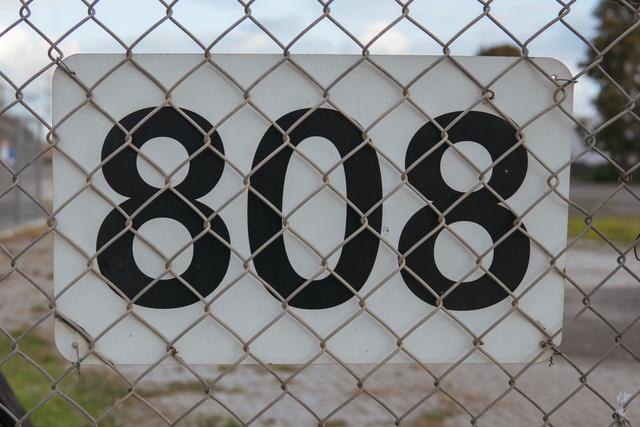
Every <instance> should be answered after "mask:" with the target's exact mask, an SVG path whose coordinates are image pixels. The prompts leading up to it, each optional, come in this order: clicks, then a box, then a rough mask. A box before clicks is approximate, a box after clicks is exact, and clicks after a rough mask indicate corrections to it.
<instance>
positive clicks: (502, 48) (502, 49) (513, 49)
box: [478, 44, 521, 56]
mask: <svg viewBox="0 0 640 427" xmlns="http://www.w3.org/2000/svg"><path fill="white" fill-rule="evenodd" d="M520 54H521V51H520V48H519V47H517V46H514V45H511V44H500V45H497V46H491V47H485V48H482V49H480V50H479V51H478V55H480V56H520Z"/></svg>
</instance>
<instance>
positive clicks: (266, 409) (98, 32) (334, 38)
mask: <svg viewBox="0 0 640 427" xmlns="http://www.w3.org/2000/svg"><path fill="white" fill-rule="evenodd" d="M639 7H640V5H639V4H638V2H633V1H624V0H620V1H602V2H600V1H595V0H593V1H583V0H574V1H566V2H564V1H559V0H558V1H551V0H545V1H540V0H536V1H522V2H520V1H519V2H506V1H504V0H502V1H501V0H495V1H485V2H483V1H467V2H455V4H453V2H421V1H406V2H402V1H399V0H398V1H393V0H387V1H381V0H380V1H367V2H365V1H357V2H351V1H346V0H335V1H327V2H323V1H317V2H314V1H308V2H298V1H295V2H294V1H283V2H268V1H261V0H257V1H249V2H242V1H238V2H232V1H228V2H223V1H216V2H203V1H190V2H189V1H175V2H165V1H146V2H97V1H96V2H88V1H66V2H65V1H56V2H38V1H26V0H22V1H20V2H13V3H7V2H5V3H3V4H2V5H0V26H1V28H2V30H1V31H0V85H1V86H2V87H3V93H4V100H3V104H2V106H1V107H0V108H1V109H0V144H3V143H4V148H3V145H0V150H1V151H0V154H2V157H0V227H2V231H1V234H0V236H1V240H0V327H1V331H2V334H1V336H0V371H1V372H2V373H3V374H4V376H5V378H6V379H7V382H8V384H9V385H10V386H11V388H12V390H13V392H14V393H15V395H16V396H17V399H14V397H12V396H11V395H10V394H9V393H8V391H7V390H8V389H7V387H2V383H0V388H2V389H3V390H5V392H0V412H3V413H4V414H3V416H0V423H4V424H7V425H14V424H15V425H30V424H31V423H32V424H33V425H35V426H38V427H40V426H47V425H51V426H58V425H73V426H75V425H105V426H120V425H141V426H157V425H185V426H201V427H204V426H227V427H229V426H235V425H268V426H271V425H273V426H280V425H282V426H284V425H291V426H300V425H324V426H334V427H336V426H382V425H408V426H431V425H433V426H458V425H467V424H469V423H470V424H472V425H482V426H501V425H504V426H514V425H523V426H530V425H545V426H548V425H554V426H570V425H576V426H586V425H589V426H591V425H593V426H596V425H628V424H629V422H634V423H636V424H637V423H640V404H639V403H638V396H639V395H640V261H639V260H637V254H636V255H634V246H636V245H637V244H638V236H639V234H640V188H639V187H638V185H637V184H636V183H634V180H633V178H634V176H637V175H638V169H639V168H640V106H639V104H638V103H639V101H640V49H639V48H638V47H639V46H640V9H639ZM77 52H116V53H121V54H125V55H126V58H127V60H128V61H135V58H136V54H140V53H146V52H191V53H199V54H202V58H203V60H206V61H208V62H209V63H210V64H212V65H215V60H216V57H215V55H216V54H217V53H220V52H272V53H279V54H282V58H283V61H285V62H286V61H294V60H295V58H294V57H290V55H292V54H295V53H302V52H322V53H352V54H353V53H355V54H360V55H362V57H363V60H364V61H373V60H374V58H375V56H374V55H376V54H379V53H417V54H433V55H441V56H442V61H447V62H450V63H453V64H457V63H456V61H455V60H454V58H453V57H454V56H455V55H469V54H471V55H473V54H483V55H507V56H513V57H514V61H523V62H530V61H531V59H530V58H532V57H535V56H551V57H555V58H558V59H560V60H562V61H563V62H565V63H566V64H567V65H568V66H569V68H570V69H571V72H572V74H573V76H572V79H570V80H568V81H561V82H558V86H559V87H562V86H568V85H572V86H574V88H575V93H576V100H575V113H573V114H569V116H570V118H571V119H572V121H573V122H574V123H575V128H576V137H575V141H573V155H572V160H571V162H570V164H566V165H563V166H562V168H560V169H558V170H553V171H550V176H551V175H553V174H555V173H559V172H561V171H562V170H564V169H566V168H567V167H571V169H572V185H571V192H570V196H569V198H568V199H567V200H566V203H567V204H568V205H569V211H570V220H569V238H568V243H567V246H566V248H565V249H564V250H563V251H562V252H561V253H558V254H550V256H549V258H550V260H551V259H552V258H554V257H558V256H561V255H564V256H566V259H567V267H566V270H565V271H564V272H563V274H564V275H565V278H566V287H565V307H564V308H565V315H564V317H565V319H564V326H563V327H562V329H561V330H558V331H553V332H550V333H549V337H548V338H549V343H550V342H551V339H552V338H553V337H554V336H557V335H558V334H562V335H563V342H562V344H561V345H560V346H555V345H553V344H549V343H548V344H547V345H551V346H552V347H553V350H554V356H553V358H552V359H551V361H550V362H548V363H547V362H545V363H536V362H539V360H538V359H539V358H535V359H533V360H531V361H530V362H529V363H524V364H499V363H496V362H495V361H494V362H491V361H488V363H487V364H483V365H471V364H463V362H464V361H465V359H466V358H467V357H468V356H465V357H463V358H461V359H460V360H457V361H456V362H455V363H452V364H449V365H446V366H445V365H425V364H420V363H417V362H416V363H414V364H409V365H404V364H403V365H396V364H387V363H385V360H381V361H380V363H378V364H374V365H347V364H344V363H342V362H341V361H340V360H336V361H335V362H336V363H334V364H332V365H312V364H305V365H300V366H298V365H295V366H292V365H269V364H266V363H263V362H262V361H261V360H254V362H256V363H255V364H253V365H244V364H241V363H240V362H241V361H242V360H243V359H245V358H250V359H251V358H254V356H253V355H252V354H251V352H250V345H248V346H247V349H246V352H245V354H244V355H243V356H242V357H241V358H239V359H238V361H237V363H234V364H230V365H224V366H221V365H217V366H213V365H190V364H187V363H185V362H184V361H182V360H181V359H180V358H179V357H177V356H176V355H175V354H173V353H171V350H170V347H171V344H172V343H171V342H169V341H167V347H168V350H167V355H166V356H165V358H167V357H168V358H171V359H174V361H175V362H177V364H173V365H166V364H162V363H160V362H161V360H159V361H158V363H157V364H154V365H152V366H144V367H136V366H126V367H124V366H116V365H113V364H109V363H107V362H105V363H102V364H99V365H88V364H86V363H85V362H86V357H85V356H82V357H81V356H80V353H79V354H78V359H77V361H76V362H66V361H64V360H63V359H62V358H61V357H59V356H58V353H57V351H56V350H55V347H54V344H53V343H52V335H53V334H52V329H53V319H54V318H55V317H56V316H57V312H56V300H57V296H56V295H54V294H53V287H52V280H53V274H52V264H53V261H52V253H51V252H52V239H53V236H54V235H55V234H56V233H57V232H58V231H57V228H56V215H58V214H59V212H57V211H54V210H52V207H51V196H50V194H51V177H50V173H51V172H50V159H51V156H52V153H54V152H57V151H58V152H59V148H58V144H59V141H58V139H57V138H56V130H57V128H58V127H59V126H60V125H61V123H54V122H52V120H51V118H50V92H49V89H48V88H49V84H50V80H51V74H52V71H53V69H54V68H55V67H56V66H60V67H62V68H63V69H65V67H64V61H65V58H66V57H68V56H69V55H70V54H72V53H77ZM67 71H68V70H67ZM142 71H143V72H144V69H143V70H142ZM467 73H468V71H467ZM347 74H348V73H347ZM149 77H150V76H149ZM264 78H265V76H262V77H260V79H264ZM470 78H473V76H470ZM240 89H241V90H242V91H243V92H244V94H245V95H246V101H247V102H248V103H249V102H251V94H252V90H253V86H252V85H250V86H248V87H244V88H240ZM323 89H325V90H326V92H327V94H328V95H330V94H331V88H330V87H329V88H323ZM478 89H479V94H480V95H479V101H480V100H482V99H483V97H485V96H486V94H488V93H490V91H491V86H490V85H489V86H487V87H483V86H482V85H480V87H479V88H478ZM82 90H84V91H86V92H87V99H88V101H87V102H89V103H91V102H93V101H92V99H91V94H90V92H91V89H90V88H89V87H84V88H82ZM165 90H166V96H167V99H170V95H171V93H170V90H168V89H165ZM398 91H399V93H404V92H403V91H409V92H410V88H408V87H402V85H399V87H398ZM521 97H522V99H523V102H526V98H527V93H522V94H521ZM486 100H487V102H491V99H490V97H489V98H487V99H486ZM549 105H550V107H553V106H554V105H557V102H556V100H553V99H550V100H549ZM257 107H258V108H259V106H257ZM507 114H508V112H507ZM383 118H384V117H382V118H381V119H383ZM275 119H276V118H270V120H272V121H273V120H275ZM34 123H35V124H34ZM443 143H444V144H446V143H447V141H446V140H444V141H443ZM61 154H64V153H61ZM96 166H97V165H96ZM247 191H249V188H247ZM34 218H42V219H43V222H42V223H40V225H34V224H33V223H32V221H33V219H34ZM24 224H30V227H18V228H16V227H15V226H16V225H24ZM444 227H447V226H446V224H445V225H444ZM512 297H514V298H515V299H516V300H517V296H513V295H512ZM441 309H442V310H443V311H446V308H444V307H442V308H441ZM130 310H131V311H132V312H134V311H135V306H132V307H131V308H130ZM283 310H285V311H288V310H289V308H288V307H286V304H285V307H284V308H283ZM394 338H397V337H394ZM477 338H478V337H475V336H472V335H470V336H469V340H476V339H477ZM474 342H475V341H474ZM399 351H403V350H402V343H399ZM163 359H164V358H163ZM625 423H626V424H625Z"/></svg>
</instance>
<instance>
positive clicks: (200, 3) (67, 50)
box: [0, 0, 597, 116]
mask: <svg viewBox="0 0 640 427" xmlns="http://www.w3.org/2000/svg"><path fill="white" fill-rule="evenodd" d="M596 4H597V0H578V1H576V3H575V4H574V5H572V7H571V12H570V13H569V15H568V16H567V17H566V18H565V19H566V21H567V22H568V23H569V24H570V25H571V26H572V27H573V28H575V29H576V30H577V31H579V32H580V33H581V34H582V35H583V36H585V37H586V38H591V37H592V36H593V34H594V30H595V25H596V22H595V20H594V18H593V16H592V12H593V9H594V7H595V5H596ZM19 8H20V2H19V1H18V0H0V27H2V28H3V29H4V28H7V27H8V26H9V25H10V24H11V23H13V22H14V21H15V20H16V19H18V14H19ZM29 8H30V10H31V16H30V17H29V20H30V21H31V22H32V23H33V24H34V25H35V26H36V27H37V28H39V29H40V30H41V31H42V32H44V33H45V34H46V35H47V36H48V37H49V38H51V39H52V40H57V39H58V38H59V37H61V36H62V35H63V34H64V33H65V32H67V31H69V29H70V28H72V27H73V26H74V25H76V24H77V23H78V22H79V21H80V20H82V19H83V18H84V17H86V16H87V8H86V6H85V5H84V4H83V3H82V2H81V1H80V0H35V1H34V2H33V3H32V4H31V5H30V6H29ZM482 8H483V6H482V4H480V3H479V2H478V1H476V0H416V1H415V2H414V3H412V4H411V6H410V16H412V17H413V18H414V19H415V20H417V21H418V22H420V23H421V24H422V25H423V26H424V27H426V28H427V29H428V30H429V31H431V32H432V33H434V34H435V35H436V36H437V37H439V38H440V39H441V40H443V41H449V40H450V39H451V37H453V36H454V35H455V34H456V33H458V32H459V31H460V30H461V29H462V28H464V27H465V26H466V25H467V24H468V23H469V22H470V21H472V20H473V19H474V18H475V17H477V16H478V15H479V14H481V13H482ZM561 8H562V6H561V5H560V4H559V3H558V2H557V1H555V0H495V1H494V2H493V3H491V15H492V16H493V17H494V18H495V19H497V20H498V21H499V22H500V23H501V24H502V25H504V26H505V27H506V28H507V29H508V30H509V31H510V32H511V33H512V34H513V35H514V36H515V37H517V38H518V39H519V40H521V41H525V40H527V39H529V38H531V37H532V36H533V35H534V34H535V33H536V32H537V31H539V30H540V29H541V28H542V27H543V26H545V25H546V24H547V23H549V22H550V21H552V20H553V19H554V18H555V17H557V16H558V13H559V12H560V10H561ZM251 9H252V14H253V16H254V17H255V18H256V19H258V20H259V21H260V22H261V23H262V24H263V25H264V26H265V27H266V28H268V29H269V31H271V32H272V33H273V34H274V35H275V36H276V37H278V39H279V40H281V41H282V42H283V43H285V44H287V43H288V42H290V41H291V39H292V38H293V37H294V36H295V35H297V34H298V33H299V32H300V31H301V30H303V29H304V28H305V27H306V26H308V25H309V24H310V23H311V22H312V21H313V20H314V19H316V18H317V17H318V16H320V15H321V14H322V5H320V4H319V3H318V2H317V1H316V0H257V1H256V2H255V3H254V4H253V5H252V6H251ZM243 14H244V7H243V6H241V5H240V4H239V3H238V2H236V1H232V0H181V1H179V2H178V4H177V5H176V6H175V7H174V15H173V16H174V17H175V18H176V19H177V20H178V21H180V22H181V23H182V24H183V25H184V26H185V27H186V28H187V29H188V30H189V31H191V32H192V33H193V34H194V35H195V36H196V37H197V38H198V39H200V40H201V41H203V42H204V43H205V44H208V43H210V42H211V41H213V40H214V39H215V38H216V37H218V36H219V34H220V33H221V32H222V31H223V30H225V29H226V28H228V27H229V25H231V24H232V23H234V22H235V21H236V20H237V19H239V18H240V17H241V16H242V15H243ZM401 14H402V8H401V7H400V5H398V3H396V2H395V1H394V0H336V1H335V2H334V3H332V5H331V15H332V16H333V17H334V18H335V19H336V20H338V21H339V22H340V23H341V24H342V25H344V26H345V27H346V28H347V29H348V31H349V32H351V33H352V34H353V35H354V36H356V37H358V38H359V39H360V40H361V41H363V42H366V41H368V40H370V39H371V38H372V37H374V36H375V35H376V34H377V33H378V32H379V31H380V30H381V29H383V28H384V27H385V26H386V25H388V23H390V22H392V21H393V20H394V19H396V18H397V17H398V16H400V15H401ZM164 15H165V8H164V6H163V5H162V4H161V3H160V2H158V1H157V0H129V1H124V0H103V1H101V2H99V3H98V4H97V6H96V17H97V18H98V19H99V20H100V21H102V22H103V23H104V24H105V25H106V26H108V27H109V28H110V29H111V31H113V32H114V33H116V34H117V35H118V37H120V38H121V39H122V40H123V41H124V42H125V43H131V42H133V41H134V40H136V39H137V38H138V37H140V35H141V34H142V33H143V32H144V31H146V30H147V29H148V28H149V27H151V26H152V25H153V24H154V23H156V22H157V21H158V20H159V19H161V18H162V17H163V16H164ZM509 40H510V39H509V36H507V35H506V34H505V32H504V31H503V30H501V29H500V28H499V27H498V26H497V25H496V24H494V23H493V22H492V21H491V20H490V19H488V18H486V17H485V18H483V19H481V20H480V21H479V22H477V23H476V24H475V25H473V26H472V27H471V28H470V29H468V30H467V31H465V32H464V34H463V35H461V36H460V37H459V38H457V39H456V40H455V41H454V42H453V43H452V44H451V46H450V49H451V52H452V53H453V54H454V55H473V54H476V53H477V51H478V49H480V48H482V47H487V46H492V45H495V44H500V43H504V42H508V41H509ZM48 48H49V45H48V44H47V43H46V42H45V41H44V40H43V39H42V38H41V37H40V36H39V35H38V34H37V33H36V32H35V31H34V30H33V29H31V28H30V27H29V26H28V25H27V24H26V23H24V22H23V23H21V24H20V25H19V26H17V27H16V28H13V29H12V30H11V31H9V32H8V33H6V34H4V35H3V36H2V37H0V71H2V73H4V74H5V75H7V77H9V78H11V79H12V80H13V81H14V82H15V83H17V84H22V83H23V82H24V81H25V80H27V79H28V78H29V77H30V76H31V75H33V74H34V73H36V72H37V71H38V70H39V69H41V68H42V67H43V66H45V65H46V64H47V63H48V62H49V59H48V57H47V50H48ZM60 48H61V49H62V51H63V53H64V55H65V56H68V55H71V54H73V53H78V52H122V51H123V49H122V47H121V46H120V45H119V44H118V43H117V42H116V41H115V40H114V39H113V38H112V37H111V36H110V35H109V34H108V33H107V32H106V31H104V30H103V29H101V28H100V27H99V26H98V25H97V24H95V23H94V22H87V23H85V24H83V25H82V26H81V27H79V28H78V29H76V30H74V31H73V32H72V33H71V34H70V35H69V36H68V37H66V38H65V39H64V40H63V41H62V42H61V43H60ZM370 50H371V52H372V53H384V54H390V53H398V54H439V53H442V48H441V47H440V46H439V45H438V44H437V43H436V42H434V41H433V40H432V39H430V38H429V36H427V35H426V34H425V33H424V32H422V31H421V30H420V29H418V28H417V27H416V26H414V25H413V24H411V23H410V22H409V21H407V20H403V21H401V22H400V23H399V24H397V25H396V26H395V27H394V28H393V29H391V30H390V31H389V32H388V33H386V34H385V35H384V36H383V37H382V38H380V39H379V40H378V41H377V42H376V43H374V45H373V46H372V47H371V49H370ZM529 50H530V55H531V56H550V57H554V58H557V59H559V60H561V61H562V62H564V63H565V64H566V65H567V66H568V67H569V68H570V69H571V70H572V72H574V73H575V72H577V71H578V70H579V69H580V67H579V64H580V62H581V60H583V59H584V57H585V56H586V46H585V44H584V42H582V41H581V40H580V39H579V38H578V37H577V36H576V35H574V34H572V32H571V31H570V30H569V29H567V28H566V27H565V26H564V25H562V23H556V24H554V25H553V26H551V27H550V28H548V29H547V30H545V31H544V32H543V33H542V34H541V35H539V36H537V37H535V38H534V39H533V40H532V41H531V42H530V44H529ZM201 51H202V50H201V49H200V48H199V47H198V46H197V44H196V43H194V42H193V40H191V39H190V38H189V37H188V36H186V35H185V34H184V33H183V32H182V31H181V30H180V29H179V28H178V27H177V26H176V25H174V24H173V23H171V22H165V23H163V24H162V25H160V26H159V27H158V28H156V29H155V30H154V31H153V32H151V33H150V34H149V35H148V36H147V37H145V38H144V39H143V41H142V42H141V43H140V44H139V45H138V46H137V47H136V49H135V50H134V52H140V53H142V52H182V53H184V52H201ZM214 52H281V50H280V48H279V47H278V46H277V45H276V44H275V43H274V42H273V41H272V40H271V39H270V38H269V37H268V36H267V35H266V34H264V33H263V32H262V31H261V30H260V29H259V28H258V27H257V26H256V25H255V24H253V23H251V22H250V21H245V22H244V23H242V24H241V25H240V26H239V27H237V28H235V29H234V30H233V31H232V32H231V33H230V34H229V35H227V36H225V38H224V39H223V40H222V41H221V42H220V44H219V45H218V46H217V47H216V48H214ZM292 52H294V53H355V54H357V53H360V48H359V47H358V46H357V45H356V44H355V43H354V42H353V41H352V40H350V39H349V38H348V37H347V36H346V35H345V34H344V33H343V32H342V31H341V30H339V29H338V28H337V27H336V26H335V25H334V24H332V23H331V22H329V21H328V20H326V19H325V20H323V21H322V22H321V23H319V24H318V25H317V26H316V27H314V29H312V30H311V31H310V32H309V33H307V34H306V35H305V36H304V37H303V38H301V39H300V40H299V41H298V42H297V43H296V44H295V45H294V47H293V48H292ZM50 79H51V75H50V73H47V74H45V75H43V76H41V77H40V78H38V79H36V80H35V81H34V82H33V83H31V84H30V85H29V86H28V88H27V90H26V91H25V92H26V94H27V96H28V97H31V98H30V99H33V100H34V101H32V102H33V103H34V104H35V105H37V108H38V109H39V110H43V109H44V110H46V105H47V103H48V102H49V101H48V93H47V88H48V87H49V85H50ZM5 86H6V84H5ZM595 91H596V87H595V85H594V84H593V83H592V82H590V81H589V80H587V79H581V80H580V82H579V83H578V84H577V85H576V97H575V98H576V99H575V110H576V112H577V113H578V114H579V115H583V116H589V115H592V114H593V111H594V110H593V108H592V106H591V104H590V99H591V98H592V96H593V94H594V92H595ZM36 98H37V99H38V101H35V99H36Z"/></svg>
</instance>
